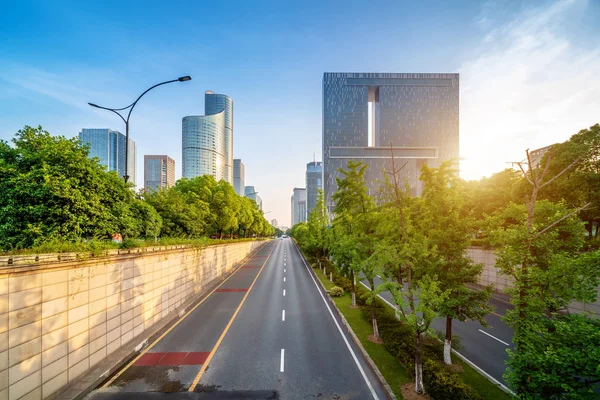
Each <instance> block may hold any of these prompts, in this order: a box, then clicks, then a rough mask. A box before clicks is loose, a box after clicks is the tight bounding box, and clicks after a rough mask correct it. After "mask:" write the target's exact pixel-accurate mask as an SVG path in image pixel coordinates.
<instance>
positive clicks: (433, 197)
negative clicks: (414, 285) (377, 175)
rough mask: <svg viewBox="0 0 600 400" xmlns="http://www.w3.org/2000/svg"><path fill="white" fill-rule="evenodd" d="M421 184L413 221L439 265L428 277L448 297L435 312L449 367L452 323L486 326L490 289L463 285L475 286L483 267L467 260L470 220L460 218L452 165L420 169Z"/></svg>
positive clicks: (460, 189)
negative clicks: (441, 326)
mask: <svg viewBox="0 0 600 400" xmlns="http://www.w3.org/2000/svg"><path fill="white" fill-rule="evenodd" d="M421 181H422V182H423V184H424V186H423V195H422V198H421V201H419V202H418V204H419V205H420V206H421V207H420V210H419V211H418V218H417V219H416V221H418V222H419V226H420V230H421V231H422V232H424V234H426V235H427V237H428V239H429V242H430V244H431V245H432V246H434V247H435V249H436V251H435V256H436V257H437V258H438V262H439V263H438V265H436V271H433V272H432V273H437V275H438V278H439V280H440V287H441V288H442V289H443V290H448V291H449V293H450V295H449V296H448V299H447V300H446V301H444V302H442V303H441V304H440V308H439V309H438V310H437V312H438V314H439V315H440V316H441V317H443V318H445V319H446V337H445V341H444V362H445V363H446V364H452V359H451V357H450V350H451V348H452V320H453V319H458V320H459V321H463V322H464V321H466V320H476V321H479V323H481V324H482V325H484V326H486V325H487V323H486V321H485V316H486V315H487V314H489V313H490V312H491V311H493V309H492V307H491V306H489V305H488V301H489V299H490V296H491V293H492V286H491V285H490V286H488V287H486V288H485V290H483V291H475V290H472V289H470V288H468V287H467V284H475V283H477V281H478V278H479V275H481V271H482V270H483V265H482V264H475V263H474V262H473V260H472V259H471V258H470V257H468V256H467V248H468V247H469V245H470V239H471V231H472V226H471V225H472V220H471V218H467V217H466V216H464V215H461V210H462V208H463V196H462V195H461V194H462V192H463V187H464V185H463V181H462V180H460V179H459V178H458V170H456V169H454V168H453V162H452V161H445V162H443V163H442V164H441V165H440V167H439V168H429V167H428V166H427V165H424V166H423V169H422V170H421Z"/></svg>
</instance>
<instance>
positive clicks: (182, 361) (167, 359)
mask: <svg viewBox="0 0 600 400" xmlns="http://www.w3.org/2000/svg"><path fill="white" fill-rule="evenodd" d="M209 354H210V352H208V351H192V352H189V353H188V352H185V351H184V352H171V353H146V354H144V355H143V356H141V357H140V358H139V359H138V360H137V361H136V362H135V364H134V365H136V366H140V367H151V366H154V365H163V366H178V365H201V364H204V362H205V361H206V358H207V357H208V355H209Z"/></svg>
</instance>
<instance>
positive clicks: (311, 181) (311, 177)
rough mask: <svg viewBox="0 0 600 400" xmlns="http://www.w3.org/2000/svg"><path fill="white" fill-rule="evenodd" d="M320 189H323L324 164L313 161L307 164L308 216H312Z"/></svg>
mask: <svg viewBox="0 0 600 400" xmlns="http://www.w3.org/2000/svg"><path fill="white" fill-rule="evenodd" d="M319 189H323V163H322V162H320V161H313V162H309V163H308V164H306V215H307V218H308V216H309V215H310V213H311V211H312V209H313V208H315V204H317V196H318V194H319Z"/></svg>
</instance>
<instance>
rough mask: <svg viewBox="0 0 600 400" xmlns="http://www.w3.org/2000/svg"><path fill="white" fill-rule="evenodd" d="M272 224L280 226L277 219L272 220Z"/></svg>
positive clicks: (276, 226)
mask: <svg viewBox="0 0 600 400" xmlns="http://www.w3.org/2000/svg"><path fill="white" fill-rule="evenodd" d="M271 225H273V226H274V227H275V228H279V223H278V222H277V220H276V219H272V220H271Z"/></svg>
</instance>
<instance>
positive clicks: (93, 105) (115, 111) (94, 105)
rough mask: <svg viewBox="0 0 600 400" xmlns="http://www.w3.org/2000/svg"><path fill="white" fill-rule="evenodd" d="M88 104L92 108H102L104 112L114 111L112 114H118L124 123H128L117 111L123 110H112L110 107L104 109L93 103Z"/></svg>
mask: <svg viewBox="0 0 600 400" xmlns="http://www.w3.org/2000/svg"><path fill="white" fill-rule="evenodd" d="M88 104H89V105H90V106H92V107H95V108H101V109H103V110H108V111H112V112H114V113H115V114H117V115H118V116H119V117H120V118H121V119H122V120H123V122H125V123H127V121H125V118H123V116H122V115H121V114H120V113H118V112H117V111H119V110H122V108H116V109H112V108H108V107H102V106H99V105H97V104H92V103H88ZM126 108H127V107H126Z"/></svg>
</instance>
